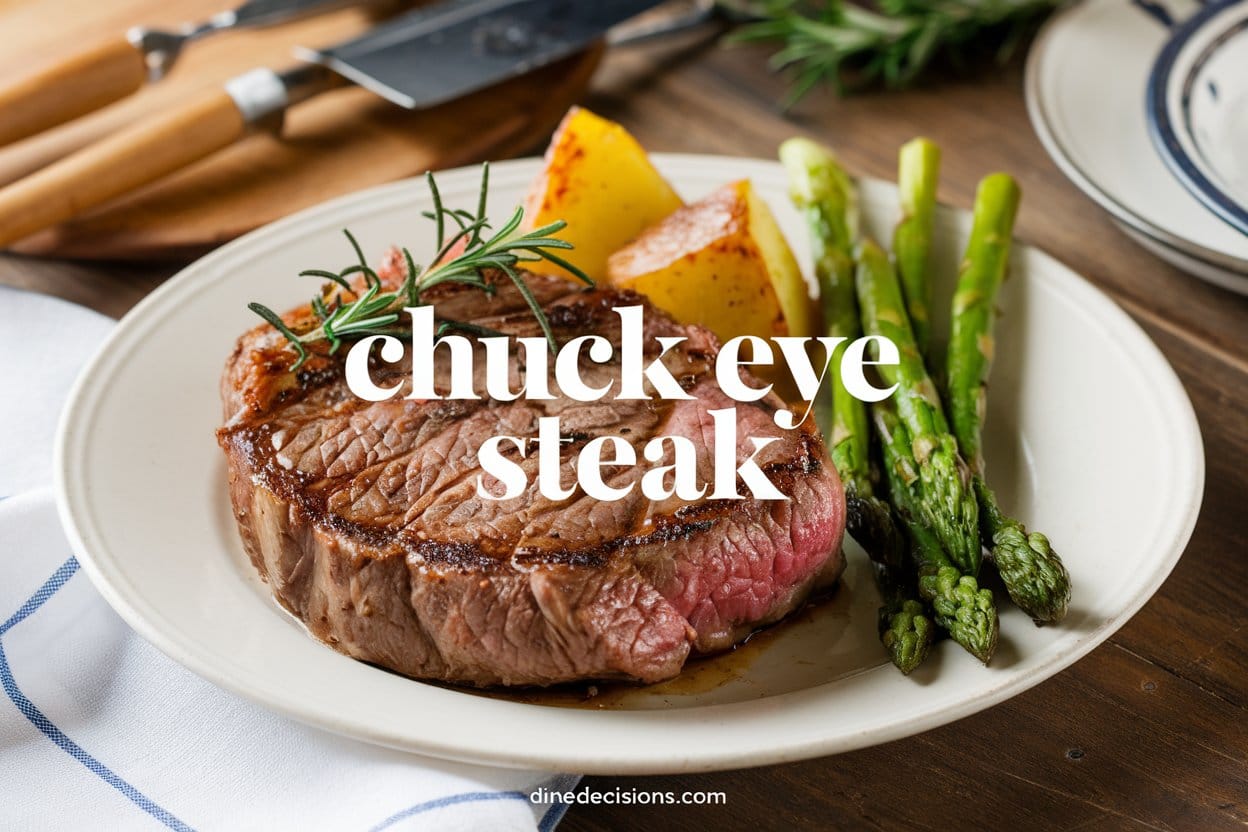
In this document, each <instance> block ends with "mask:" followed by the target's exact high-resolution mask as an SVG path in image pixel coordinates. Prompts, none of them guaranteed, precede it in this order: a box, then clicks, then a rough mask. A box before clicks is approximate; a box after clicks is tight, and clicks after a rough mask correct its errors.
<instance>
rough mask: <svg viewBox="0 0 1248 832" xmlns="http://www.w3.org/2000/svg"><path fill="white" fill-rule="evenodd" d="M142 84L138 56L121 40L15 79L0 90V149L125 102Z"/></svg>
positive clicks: (144, 68) (143, 64) (143, 68)
mask: <svg viewBox="0 0 1248 832" xmlns="http://www.w3.org/2000/svg"><path fill="white" fill-rule="evenodd" d="M146 80H147V64H146V62H145V61H144V58H143V53H142V52H140V51H139V50H138V49H136V48H135V47H134V45H133V44H131V43H130V41H128V40H126V39H125V38H124V37H122V38H118V39H116V40H110V41H105V42H104V43H101V44H99V45H98V46H96V47H94V48H92V49H89V50H87V51H85V52H80V53H78V54H77V55H74V56H73V57H71V58H69V59H68V60H65V61H61V62H60V63H56V64H53V65H51V66H49V67H47V68H45V69H42V70H39V71H37V72H35V73H32V74H30V75H27V76H25V77H24V78H20V79H19V80H18V81H17V83H15V84H13V85H12V86H9V87H5V88H3V89H0V145H5V144H8V143H9V142H15V141H17V140H18V139H23V138H25V137H27V136H32V135H34V134H35V133H38V132H40V131H43V130H46V129H48V128H49V127H55V126H56V125H58V124H61V123H63V122H66V121H69V120H70V119H74V118H77V117H78V116H80V115H83V114H85V113H89V112H91V111H92V110H98V109H99V108H100V107H103V106H104V105H105V104H110V103H112V102H114V101H116V100H118V99H119V98H125V97H126V96H127V95H130V94H131V93H132V92H134V91H135V90H137V89H138V88H139V87H141V86H143V83H144V81H146Z"/></svg>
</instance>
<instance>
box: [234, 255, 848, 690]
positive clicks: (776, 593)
mask: <svg viewBox="0 0 1248 832" xmlns="http://www.w3.org/2000/svg"><path fill="white" fill-rule="evenodd" d="M402 269H403V267H402V265H401V262H400V261H399V260H398V259H396V258H394V257H393V256H392V257H391V258H390V259H389V260H388V261H387V264H386V267H385V268H384V269H383V272H382V277H383V281H384V282H385V283H386V284H387V285H388V286H390V287H393V286H395V285H397V284H398V283H399V282H400V281H401V279H402ZM528 282H529V286H530V287H531V289H532V291H533V293H534V294H535V295H536V297H537V298H538V301H539V303H541V305H542V306H543V308H544V309H545V310H546V312H547V314H548V316H549V318H550V322H551V324H552V327H553V328H554V331H555V334H556V336H557V337H558V338H559V340H560V342H561V343H562V342H564V341H566V340H567V339H569V338H572V337H575V336H577V335H585V334H598V335H602V336H604V337H605V338H607V339H608V340H610V341H611V342H612V343H613V344H616V345H617V346H618V344H619V343H620V318H619V316H618V315H616V314H614V313H613V312H612V309H613V307H615V306H633V305H639V304H642V305H645V299H644V298H642V297H640V296H638V295H635V294H632V293H628V292H619V291H615V290H612V289H581V288H578V287H577V286H576V285H574V284H572V283H569V282H567V281H565V280H563V279H560V278H554V277H545V276H540V275H530V276H528ZM496 288H497V291H496V293H495V294H494V296H493V297H490V296H487V295H486V294H484V293H483V292H481V291H478V290H473V289H471V288H468V287H463V286H459V285H455V284H443V285H441V286H438V287H435V288H433V289H430V290H429V291H428V292H427V293H426V294H425V296H424V299H425V300H426V302H431V303H434V304H435V305H436V310H437V314H438V315H439V316H440V317H444V318H447V319H452V320H456V321H468V322H472V323H474V324H477V325H479V326H483V327H489V328H491V329H494V330H498V331H501V332H503V333H505V334H507V335H509V336H513V337H540V335H541V331H540V329H539V328H538V325H537V322H536V320H535V319H534V318H533V316H532V314H531V313H530V312H529V310H528V309H527V307H526V306H525V304H524V300H523V298H522V297H521V296H520V294H519V293H518V292H517V291H516V290H515V289H514V287H513V286H512V285H511V283H510V282H509V281H507V280H506V279H500V280H498V281H497V283H496ZM311 314H312V313H311V311H310V309H309V308H308V307H302V308H299V309H295V310H293V311H291V312H290V313H288V314H287V315H286V316H284V317H285V320H286V322H287V323H288V324H291V325H292V326H294V328H295V329H296V331H301V330H300V329H299V327H300V326H301V325H304V326H306V325H308V323H309V322H310V321H311V320H312V317H311ZM645 319H646V332H645V335H646V344H647V349H648V350H650V349H651V348H653V349H652V354H651V355H650V356H649V357H648V358H647V359H646V360H647V362H648V361H650V360H652V359H653V358H654V357H655V356H657V355H658V352H659V347H658V346H657V344H655V343H654V342H653V338H654V337H656V336H684V337H685V338H687V340H686V341H685V342H684V343H682V344H680V345H679V346H678V347H676V348H674V349H672V350H669V351H668V353H667V354H666V355H665V356H664V359H663V360H664V363H665V364H666V366H667V367H668V368H669V369H670V370H671V371H672V375H673V376H674V377H676V378H677V379H680V380H681V383H682V385H683V387H684V388H685V389H686V390H688V391H689V392H691V393H692V394H693V395H694V397H695V398H694V400H692V401H672V400H662V399H657V398H656V399H653V400H649V401H622V400H615V399H611V398H608V399H604V400H602V401H599V402H592V403H583V402H578V401H575V400H572V399H570V398H567V397H558V398H556V399H554V400H549V401H542V400H532V401H530V400H525V399H523V398H521V399H519V400H517V401H514V402H500V401H492V400H488V399H484V398H483V399H481V400H468V401H461V400H434V401H409V400H406V399H404V398H401V397H398V396H396V397H395V398H393V399H389V400H387V401H384V402H367V401H364V400H362V399H360V398H357V397H356V396H354V395H353V394H352V393H351V391H350V390H349V389H348V387H347V384H346V382H345V380H344V377H343V365H342V361H343V357H344V355H345V352H346V350H345V349H343V350H341V351H340V352H339V354H337V355H335V356H330V355H327V354H326V352H325V351H324V349H323V347H320V345H313V347H314V348H316V349H317V350H318V351H316V352H314V355H313V357H312V358H311V359H310V360H309V361H308V362H307V363H306V364H305V365H304V366H303V367H301V368H300V370H299V371H298V372H297V373H292V372H291V370H290V367H291V365H292V364H293V362H294V355H293V353H292V352H291V351H290V350H289V349H287V348H286V346H285V341H284V339H283V337H282V336H281V335H280V334H279V333H278V332H277V331H276V330H275V329H274V328H273V327H271V326H269V325H268V324H263V325H261V326H258V327H256V328H255V329H252V330H251V331H249V332H247V333H246V334H245V335H243V336H242V338H240V339H239V341H238V343H237V346H236V347H235V349H234V352H233V354H232V355H231V356H230V358H229V360H228V362H227V364H226V368H225V373H224V376H223V379H222V385H221V393H222V399H223V403H224V411H225V419H226V424H225V426H224V427H222V428H221V429H220V430H219V431H218V434H217V436H218V441H219V443H220V445H221V447H222V449H224V451H225V453H226V457H227V460H228V469H229V487H230V497H231V501H232V504H233V509H234V515H235V517H236V519H237V521H238V526H239V529H240V531H241V533H242V539H243V543H244V545H245V546H246V549H247V552H248V554H249V555H250V557H251V560H252V562H253V563H254V564H255V567H256V568H257V569H258V570H259V572H260V574H261V575H262V576H263V577H264V579H265V580H266V581H267V582H268V584H269V586H270V588H271V590H272V592H273V595H274V597H275V598H276V599H277V600H278V601H279V602H280V603H281V604H282V606H284V607H285V608H286V609H288V610H289V611H290V612H292V613H293V614H294V615H296V616H297V617H298V618H299V619H301V620H302V621H303V622H304V624H305V625H306V626H307V628H308V630H310V631H311V633H312V634H313V635H315V636H316V637H317V638H319V639H321V640H322V641H324V642H325V643H327V644H329V645H331V646H333V647H334V648H336V649H338V650H340V651H342V652H344V653H346V654H348V655H350V656H353V657H355V658H357V659H361V660H363V661H367V662H371V663H374V664H377V665H380V666H382V667H385V668H389V669H391V670H394V671H397V672H399V673H402V674H406V675H408V676H412V677H415V678H419V679H430V680H440V681H444V682H453V683H459V684H467V685H477V686H489V685H549V684H555V683H560V682H570V681H576V680H589V679H628V680H635V681H639V682H647V683H648V682H657V681H660V680H663V679H667V678H670V677H672V676H675V675H676V674H677V673H679V672H680V669H681V667H682V666H683V665H684V663H685V661H686V660H687V659H688V658H689V657H690V656H691V655H696V654H706V653H714V652H716V651H721V650H725V649H727V648H729V647H731V646H733V645H734V644H735V643H737V642H738V641H740V640H741V639H743V638H744V637H745V636H747V635H748V634H749V633H750V632H752V631H753V630H755V629H756V628H758V627H760V626H763V625H765V624H769V623H772V622H774V621H777V620H779V619H780V618H782V617H783V616H785V615H786V614H788V613H789V612H791V611H792V610H793V609H794V608H795V607H797V606H798V605H799V604H801V603H802V602H803V601H804V599H805V598H806V596H807V595H808V593H809V592H810V590H811V589H812V587H814V586H815V585H816V584H822V583H828V582H831V581H834V580H835V579H836V578H838V577H839V575H840V573H841V571H842V569H843V567H844V559H843V556H842V554H841V538H842V534H843V532H844V522H845V501H844V496H843V493H842V490H841V484H840V481H839V479H838V478H837V476H836V473H835V471H834V469H833V468H832V466H831V464H830V463H829V462H828V460H827V454H826V451H825V449H824V446H823V443H822V440H821V439H820V438H819V436H818V434H817V433H816V432H815V431H814V430H813V429H812V428H811V427H810V426H809V425H803V426H801V427H799V428H798V429H796V430H792V431H785V430H781V429H780V428H778V427H777V426H776V425H775V423H774V421H773V415H774V413H775V410H776V409H777V408H780V407H783V406H784V405H783V403H782V402H781V401H780V400H779V399H778V398H776V397H775V396H768V397H767V398H765V399H763V400H761V401H759V402H753V403H739V402H736V401H733V400H732V399H730V398H729V397H728V396H727V395H725V393H724V392H723V391H722V390H721V389H720V388H719V386H718V385H717V384H716V381H715V374H714V362H715V356H716V354H717V351H718V349H719V345H718V343H717V342H716V340H715V338H714V336H713V335H712V334H711V333H710V332H709V331H707V330H705V329H702V328H700V327H696V326H682V325H680V324H678V323H676V322H675V321H673V320H672V319H671V318H669V317H667V316H666V315H664V314H663V313H662V312H660V311H658V310H656V309H654V308H653V307H650V306H649V305H645ZM476 349H477V356H476V357H477V359H478V361H477V367H478V373H480V372H483V368H484V363H485V362H484V355H483V353H484V350H483V348H482V347H481V346H480V345H477V347H476ZM437 352H438V354H439V362H441V363H438V364H437V366H436V367H435V379H436V380H437V387H436V389H438V390H439V391H444V390H447V389H449V372H450V368H449V361H446V360H445V359H446V356H445V353H446V352H447V350H446V349H445V348H440V349H439V350H438V351H437ZM617 359H618V357H617ZM549 363H551V364H553V362H549ZM512 373H513V381H514V382H515V383H513V386H512V389H517V388H518V386H519V379H520V376H521V368H520V367H519V366H518V364H517V358H516V356H515V355H513V357H512ZM581 373H582V377H583V378H584V380H585V382H586V383H587V384H592V385H593V386H600V385H602V384H605V383H606V381H607V380H609V379H611V378H613V377H614V378H618V374H619V365H618V363H606V364H596V363H592V362H590V361H589V360H588V358H583V363H582V365H581ZM373 375H374V379H375V381H376V382H377V384H379V385H383V386H385V385H388V384H390V383H393V382H394V381H395V380H397V379H400V378H403V379H406V378H409V377H410V366H407V365H406V364H403V363H400V364H395V365H385V366H379V367H377V368H375V370H374V372H373ZM443 380H445V381H446V383H445V384H444V383H443ZM478 382H479V383H478V384H475V385H474V389H476V390H477V391H484V389H485V385H484V379H483V378H481V379H478ZM549 384H550V389H551V390H552V391H557V390H558V386H557V383H556V381H555V379H554V376H553V373H552V374H551V377H550V379H549ZM405 392H406V391H404V393H405ZM724 407H736V408H737V413H738V421H739V429H738V436H739V437H740V441H741V443H742V444H741V445H739V460H738V461H739V462H740V461H744V459H745V458H746V457H748V455H749V454H750V453H751V452H752V450H753V448H752V447H751V446H749V444H748V443H746V442H744V437H748V436H751V435H752V436H758V437H765V436H775V437H778V439H779V441H777V442H773V443H771V444H769V445H767V446H766V447H765V448H764V449H763V450H762V451H761V452H759V454H758V455H757V456H756V457H755V460H756V462H757V463H758V465H759V467H760V468H761V469H762V470H763V471H764V473H765V474H766V475H767V476H768V478H769V479H770V480H771V482H772V483H773V484H774V485H775V486H776V487H777V488H778V489H779V490H780V491H781V492H782V493H784V494H785V495H787V496H788V497H789V498H790V499H788V500H784V501H760V500H755V499H752V498H749V497H747V498H745V499H740V500H719V501H713V500H702V501H695V502H687V501H683V500H680V499H677V498H672V499H670V500H667V501H664V502H652V501H650V500H649V499H647V498H646V497H645V496H643V495H642V494H641V489H640V484H639V483H638V485H637V487H634V488H633V489H632V490H631V491H630V493H629V494H628V496H627V497H625V498H624V499H622V500H618V501H613V502H603V501H598V500H594V499H592V498H589V497H587V496H586V495H584V494H583V493H582V492H580V491H579V490H578V491H577V492H576V493H574V494H573V496H572V497H570V498H568V499H566V500H562V501H559V502H552V501H550V500H548V499H546V498H545V497H543V496H542V494H541V493H540V492H539V491H538V490H537V485H536V480H537V477H536V470H535V469H536V456H535V455H534V454H530V455H529V458H527V459H524V460H520V459H517V461H518V462H519V463H520V464H521V465H522V466H524V467H525V469H526V471H527V472H528V473H529V486H528V489H527V490H526V491H525V492H524V493H523V494H521V495H520V496H519V497H516V498H514V499H509V500H505V501H491V500H485V499H482V498H480V497H478V495H477V493H476V486H475V483H476V477H477V475H478V474H479V473H480V467H479V465H478V463H477V460H476V452H477V449H478V448H479V447H480V445H481V443H482V442H484V441H485V440H486V439H488V438H490V437H492V436H496V435H500V434H508V435H512V436H517V437H536V435H537V424H538V419H539V418H540V417H543V416H558V417H560V424H561V430H562V431H563V434H564V438H570V439H571V440H572V441H571V442H565V443H563V446H562V449H561V465H562V470H563V472H564V479H563V481H564V482H565V483H571V482H574V481H575V471H574V470H573V466H574V465H575V462H576V458H577V453H578V451H579V449H580V448H581V447H582V446H583V444H584V443H585V442H588V441H589V440H591V439H593V438H594V437H596V436H602V435H615V436H621V437H623V438H624V439H625V440H626V441H628V442H630V443H632V444H633V445H634V448H635V450H636V451H637V458H638V459H642V458H643V457H642V454H641V449H642V447H643V446H644V445H645V443H646V442H647V441H648V440H649V439H651V438H652V437H654V436H660V435H676V436H684V437H687V438H689V439H690V440H692V442H693V444H694V445H695V446H696V447H697V449H698V471H699V480H700V481H707V480H709V478H710V477H711V473H712V470H713V465H712V459H711V456H710V448H711V444H712V440H713V435H712V433H711V432H712V431H713V425H712V420H711V418H710V417H709V416H708V411H710V410H715V409H719V408H724ZM808 421H809V420H808ZM665 447H667V448H669V449H670V447H671V443H666V444H665ZM670 462H671V460H670V459H668V460H664V461H663V462H662V463H660V464H670ZM645 470H646V466H644V465H642V466H637V467H630V468H614V469H611V468H608V469H606V471H608V472H610V471H615V472H618V473H615V474H611V475H606V476H604V479H605V480H606V481H607V482H608V484H609V485H612V486H616V487H619V486H626V485H627V484H628V483H629V482H630V481H632V480H639V479H640V477H641V475H642V474H643V473H644V471H645ZM743 493H747V494H748V492H743Z"/></svg>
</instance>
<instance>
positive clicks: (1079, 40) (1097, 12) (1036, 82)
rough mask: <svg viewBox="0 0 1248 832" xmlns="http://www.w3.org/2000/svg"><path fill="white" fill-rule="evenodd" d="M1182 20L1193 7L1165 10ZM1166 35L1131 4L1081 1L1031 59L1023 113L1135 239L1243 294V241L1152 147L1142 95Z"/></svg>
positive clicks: (1066, 169)
mask: <svg viewBox="0 0 1248 832" xmlns="http://www.w3.org/2000/svg"><path fill="white" fill-rule="evenodd" d="M1165 5H1166V6H1167V7H1168V8H1170V9H1171V11H1172V12H1173V13H1174V14H1175V15H1176V17H1177V18H1179V19H1182V18H1183V17H1184V16H1185V15H1186V14H1188V13H1190V12H1192V11H1194V10H1195V9H1196V8H1198V6H1197V4H1196V3H1194V2H1192V0H1173V2H1168V3H1166V4H1165ZM1169 36H1170V30H1169V29H1168V28H1167V27H1166V26H1165V25H1163V24H1162V23H1161V22H1160V21H1158V20H1157V19H1156V18H1154V17H1152V16H1151V15H1150V14H1148V13H1147V12H1145V11H1143V10H1142V9H1141V8H1140V7H1139V6H1138V5H1136V4H1135V3H1130V2H1126V0H1084V2H1082V3H1078V4H1076V5H1074V6H1072V7H1070V8H1068V9H1066V10H1064V11H1061V12H1059V13H1057V14H1056V15H1054V16H1053V18H1052V19H1051V20H1050V21H1049V22H1048V23H1047V24H1046V25H1045V27H1044V28H1043V29H1042V30H1041V32H1040V34H1039V35H1038V36H1037V38H1036V42H1035V44H1034V45H1033V46H1032V48H1031V52H1030V54H1029V55H1028V58H1027V77H1026V85H1025V88H1026V96H1027V110H1028V113H1029V114H1030V116H1031V123H1032V126H1033V127H1034V128H1035V131H1036V133H1037V135H1038V136H1039V137H1040V141H1041V143H1043V145H1044V147H1045V150H1047V151H1048V153H1049V155H1050V156H1051V157H1053V161H1054V162H1056V163H1057V166H1058V167H1059V168H1061V169H1062V172H1063V173H1065V174H1066V176H1067V177H1069V178H1070V180H1071V181H1072V182H1074V184H1075V185H1076V186H1077V187H1078V188H1079V189H1080V190H1081V191H1083V192H1084V193H1085V194H1087V195H1088V196H1089V197H1090V198H1092V199H1093V200H1094V201H1095V202H1097V203H1098V204H1099V205H1100V206H1101V207H1102V208H1104V209H1105V210H1106V211H1108V212H1109V213H1110V215H1111V216H1113V218H1114V219H1115V220H1116V221H1117V222H1118V224H1119V225H1120V226H1122V227H1123V228H1124V229H1125V230H1128V232H1129V233H1130V234H1131V236H1132V237H1133V238H1135V239H1137V240H1138V239H1139V238H1140V237H1144V238H1146V239H1147V240H1148V241H1149V243H1150V244H1149V246H1148V247H1149V248H1150V249H1151V250H1152V251H1153V252H1154V253H1156V254H1158V255H1159V256H1161V257H1162V258H1164V259H1166V260H1168V261H1169V262H1171V263H1173V264H1174V265H1176V266H1178V267H1179V268H1180V269H1183V270H1184V271H1186V272H1188V273H1190V274H1193V275H1196V276H1197V277H1201V278H1203V279H1205V280H1208V281H1210V282H1212V283H1215V284H1217V285H1219V286H1222V287H1223V288H1226V289H1230V290H1232V291H1235V292H1240V293H1244V294H1248V236H1246V235H1244V234H1241V233H1239V232H1238V231H1236V230H1235V229H1233V228H1231V227H1230V226H1228V225H1227V224H1225V223H1223V222H1222V221H1221V220H1219V219H1218V217H1216V216H1215V215H1213V214H1212V213H1210V212H1209V210H1208V209H1206V208H1205V206H1204V205H1202V204H1201V203H1200V201H1199V200H1198V199H1197V198H1196V197H1195V196H1193V195H1192V194H1190V193H1189V192H1188V191H1187V190H1186V189H1185V188H1184V187H1183V185H1182V184H1180V183H1179V181H1178V180H1177V179H1176V178H1175V177H1174V176H1173V174H1172V173H1171V172H1170V170H1169V169H1167V167H1166V165H1165V163H1164V162H1163V161H1162V160H1161V157H1160V156H1158V154H1157V151H1156V149H1155V148H1154V147H1153V145H1152V142H1151V141H1150V139H1149V130H1148V124H1147V119H1146V117H1145V93H1146V87H1147V82H1148V76H1149V71H1150V69H1151V67H1152V64H1153V60H1154V58H1156V57H1157V54H1158V52H1160V51H1161V48H1162V46H1163V45H1164V44H1165V42H1166V40H1167V39H1168V38H1169Z"/></svg>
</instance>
